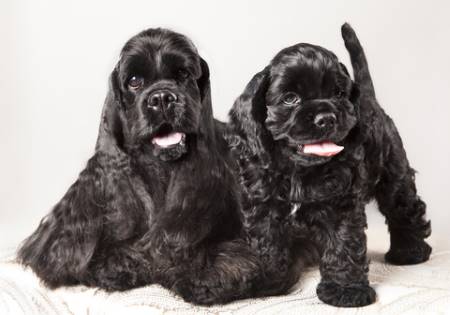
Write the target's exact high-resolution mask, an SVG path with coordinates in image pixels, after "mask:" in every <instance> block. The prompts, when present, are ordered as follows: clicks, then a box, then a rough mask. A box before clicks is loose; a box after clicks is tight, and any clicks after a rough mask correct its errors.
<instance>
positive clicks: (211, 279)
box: [18, 29, 262, 304]
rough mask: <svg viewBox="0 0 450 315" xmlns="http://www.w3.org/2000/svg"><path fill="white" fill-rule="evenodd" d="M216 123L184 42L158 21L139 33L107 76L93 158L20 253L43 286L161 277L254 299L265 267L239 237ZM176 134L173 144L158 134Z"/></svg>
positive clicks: (167, 283)
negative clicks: (161, 140) (156, 25)
mask: <svg viewBox="0 0 450 315" xmlns="http://www.w3.org/2000/svg"><path fill="white" fill-rule="evenodd" d="M133 77H134V78H133ZM132 78H133V79H132ZM131 79H132V80H133V82H131ZM136 82H137V83H136ZM155 93H156V94H155ZM157 93H160V94H157ZM161 93H165V94H164V95H166V96H167V95H169V94H170V93H171V95H172V97H171V98H170V99H168V98H164V97H165V96H164V95H163V94H161ZM155 95H156V98H155V97H154V96H155ZM158 95H159V96H158ZM220 128H222V127H221V125H220V124H215V123H214V120H213V116H212V107H211V98H210V86H209V70H208V65H207V64H206V62H205V61H204V60H203V59H201V58H200V57H199V55H198V54H197V50H196V48H195V47H194V46H193V44H192V43H191V41H190V40H188V39H187V38H186V37H185V36H183V35H180V34H177V33H174V32H171V31H168V30H164V29H149V30H146V31H143V32H141V33H140V34H138V35H136V36H135V37H133V38H132V39H130V40H129V41H128V42H127V43H126V45H125V46H124V48H123V50H122V53H121V57H120V60H119V62H118V64H117V66H116V67H115V69H114V71H113V72H112V75H111V77H110V91H109V93H108V95H107V98H106V101H105V105H104V109H103V114H102V119H101V125H100V130H99V137H98V141H97V145H96V150H95V154H94V156H93V157H92V158H91V159H90V160H89V162H88V163H87V166H86V168H85V169H84V170H83V171H82V172H81V174H80V176H79V178H78V180H77V181H76V182H75V183H74V184H73V185H72V186H71V187H70V189H69V190H68V192H67V193H66V195H65V196H64V197H63V198H62V200H61V201H60V202H59V203H58V204H57V205H56V206H55V207H54V209H53V210H52V211H51V212H50V213H49V214H48V215H47V216H46V217H45V218H44V219H43V220H42V222H41V223H40V225H39V227H38V228H37V230H36V231H35V232H34V233H33V234H32V235H31V236H30V237H29V238H28V239H27V240H26V241H25V242H24V243H23V245H22V247H21V249H20V251H19V254H18V257H19V260H20V261H21V262H22V263H23V264H25V265H27V266H30V267H31V268H32V269H33V270H34V271H35V272H36V273H37V275H38V276H39V277H40V278H41V279H42V280H43V282H44V283H45V284H46V285H48V286H49V287H51V288H55V287H59V286H63V285H75V284H84V285H87V286H96V287H100V288H103V289H105V290H108V291H113V290H126V289H130V288H135V287H138V286H143V285H146V284H150V283H159V284H161V285H163V286H164V287H167V288H169V289H172V290H174V291H175V292H177V293H178V294H180V295H181V296H182V297H183V298H184V299H185V300H187V301H191V302H193V303H198V304H212V303H225V302H228V301H230V300H233V299H237V298H244V297H249V296H252V295H255V294H256V293H255V290H256V289H257V286H256V285H255V283H260V282H259V281H261V279H262V278H261V277H262V273H261V268H260V264H259V262H258V260H257V256H256V255H253V254H252V253H251V251H250V248H249V247H248V246H247V244H246V241H245V238H244V237H242V220H241V217H240V216H241V214H240V200H239V199H240V193H239V190H238V183H237V181H236V180H235V177H234V175H233V173H232V171H231V170H230V168H229V166H228V165H229V163H231V162H230V161H227V160H229V159H230V156H229V153H228V149H227V145H226V143H225V142H224V140H223V138H221V137H219V136H218V135H219V134H218V131H219V129H220ZM174 133H182V134H183V138H182V139H181V140H180V141H179V142H177V143H175V144H171V145H169V146H164V145H160V144H158V143H157V142H155V139H157V137H164V136H167V135H170V134H174Z"/></svg>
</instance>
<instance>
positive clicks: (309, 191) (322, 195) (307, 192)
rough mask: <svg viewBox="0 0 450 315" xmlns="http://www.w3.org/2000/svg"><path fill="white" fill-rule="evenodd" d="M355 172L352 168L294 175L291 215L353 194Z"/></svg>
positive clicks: (291, 179)
mask: <svg viewBox="0 0 450 315" xmlns="http://www.w3.org/2000/svg"><path fill="white" fill-rule="evenodd" d="M353 179H354V171H352V169H351V168H350V167H346V166H342V165H341V166H340V167H331V168H329V167H324V168H316V169H315V170H314V171H312V172H308V173H294V174H292V176H291V178H290V192H289V200H290V204H291V214H296V213H297V212H298V211H303V210H307V209H309V208H311V205H314V207H313V208H316V206H317V205H320V204H321V203H322V204H329V203H332V202H333V200H335V199H338V198H342V197H344V196H347V195H349V194H352V193H353V189H352V184H353Z"/></svg>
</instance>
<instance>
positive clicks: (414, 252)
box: [384, 240, 431, 265]
mask: <svg viewBox="0 0 450 315" xmlns="http://www.w3.org/2000/svg"><path fill="white" fill-rule="evenodd" d="M430 254H431V246H430V245H428V244H427V243H426V242H425V241H423V240H420V241H418V242H416V243H414V244H408V246H407V247H392V246H391V249H389V251H388V252H387V253H386V255H385V256H384V258H385V260H386V261H387V262H388V263H391V264H393V265H415V264H420V263H422V262H424V261H427V260H428V259H429V258H430Z"/></svg>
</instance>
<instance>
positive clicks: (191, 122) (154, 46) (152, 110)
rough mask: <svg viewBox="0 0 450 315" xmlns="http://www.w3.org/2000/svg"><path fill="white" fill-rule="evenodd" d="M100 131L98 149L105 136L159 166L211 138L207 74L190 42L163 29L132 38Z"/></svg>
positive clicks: (118, 67) (124, 51) (112, 83)
mask: <svg viewBox="0 0 450 315" xmlns="http://www.w3.org/2000/svg"><path fill="white" fill-rule="evenodd" d="M102 125H103V127H101V130H100V136H99V141H98V144H97V145H98V147H99V146H101V145H102V143H104V142H105V141H106V140H105V139H104V136H105V135H106V136H107V138H108V137H109V138H111V137H113V139H112V141H114V145H115V146H117V147H119V148H121V149H122V150H124V151H127V150H128V151H129V150H131V149H138V150H142V151H144V152H145V153H148V154H152V155H154V156H156V157H158V158H159V159H161V160H163V161H171V160H177V159H179V158H180V157H182V156H183V155H184V154H185V153H187V152H188V151H189V150H190V148H189V146H190V144H191V143H193V142H194V141H195V138H197V137H203V138H208V137H211V135H209V134H208V133H210V132H212V130H211V128H210V127H211V125H212V109H211V102H210V88H209V70H208V65H207V63H206V62H205V61H204V60H203V59H202V58H201V57H200V56H199V55H198V53H197V49H196V48H195V46H194V45H193V44H192V42H191V41H190V40H189V39H188V38H186V37H185V36H184V35H181V34H178V33H175V32H172V31H169V30H166V29H149V30H146V31H143V32H141V33H139V34H138V35H136V36H134V37H133V38H131V39H130V40H129V41H128V42H127V43H126V44H125V46H124V47H123V49H122V52H121V55H120V60H119V62H118V64H117V65H116V67H115V69H114V71H113V73H112V74H111V78H110V93H109V95H108V97H107V100H106V104H105V108H104V114H103V121H102ZM102 128H103V129H105V128H106V129H107V130H105V131H103V132H102ZM102 134H103V137H102ZM108 141H109V142H111V139H109V140H108Z"/></svg>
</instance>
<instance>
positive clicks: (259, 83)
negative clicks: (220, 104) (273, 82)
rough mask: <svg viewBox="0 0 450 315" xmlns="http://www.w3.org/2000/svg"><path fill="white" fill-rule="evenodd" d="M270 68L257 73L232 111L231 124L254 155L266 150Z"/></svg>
mask: <svg viewBox="0 0 450 315" xmlns="http://www.w3.org/2000/svg"><path fill="white" fill-rule="evenodd" d="M269 72H270V66H267V67H266V68H264V70H262V71H261V72H259V73H257V74H256V75H255V76H254V77H253V78H252V79H251V81H250V82H249V83H248V84H247V86H246V87H245V90H244V92H243V93H242V94H241V95H240V96H239V97H238V98H237V100H236V101H235V102H234V105H233V107H232V109H231V111H230V123H231V126H232V128H233V129H234V133H236V134H237V135H238V136H239V137H241V138H243V140H244V141H245V142H246V144H247V146H248V147H249V149H250V150H251V154H252V155H259V153H260V152H262V151H263V150H264V148H263V134H265V133H266V132H267V131H266V129H265V127H264V121H265V119H266V117H267V108H266V98H265V96H266V92H267V89H268V87H269V81H270V79H269Z"/></svg>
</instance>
